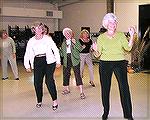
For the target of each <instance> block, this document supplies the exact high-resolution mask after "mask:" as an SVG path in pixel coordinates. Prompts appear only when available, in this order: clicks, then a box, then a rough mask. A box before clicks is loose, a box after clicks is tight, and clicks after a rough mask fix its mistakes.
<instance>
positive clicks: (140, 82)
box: [0, 62, 150, 120]
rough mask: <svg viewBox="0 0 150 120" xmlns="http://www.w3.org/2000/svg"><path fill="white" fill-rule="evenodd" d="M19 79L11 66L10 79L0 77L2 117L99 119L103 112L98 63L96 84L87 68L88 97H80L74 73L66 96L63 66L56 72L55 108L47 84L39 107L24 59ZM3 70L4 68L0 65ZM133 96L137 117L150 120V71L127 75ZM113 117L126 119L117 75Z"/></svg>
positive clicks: (22, 119)
mask: <svg viewBox="0 0 150 120" xmlns="http://www.w3.org/2000/svg"><path fill="white" fill-rule="evenodd" d="M18 69H19V78H20V80H19V81H17V80H13V74H12V72H11V69H10V68H9V80H0V81H1V82H0V85H1V86H0V89H1V96H0V99H1V102H0V106H1V107H0V110H1V112H0V114H1V115H0V116H1V118H0V119H1V120H34V119H37V120H42V119H43V120H58V119H59V120H60V119H61V120H83V119H87V120H100V119H101V115H102V111H103V109H102V103H101V96H100V94H101V91H100V81H99V74H98V64H97V63H96V64H94V76H95V84H96V87H95V88H93V87H92V86H90V85H89V73H88V68H87V66H86V69H85V71H84V77H83V82H84V92H85V94H86V99H84V100H81V99H80V96H79V89H78V88H77V87H76V86H75V80H74V75H73V72H72V75H71V81H70V88H71V93H70V94H69V95H66V96H63V95H62V94H61V92H62V68H60V69H57V70H56V72H55V79H56V85H57V91H58V102H59V108H58V110H57V111H53V110H52V108H51V106H52V101H51V97H50V95H49V93H48V91H47V88H46V86H45V84H44V97H43V106H42V108H36V107H35V104H36V97H35V92H34V87H33V75H32V73H26V71H25V69H24V67H23V65H22V63H21V62H19V63H18ZM0 70H1V68H0ZM128 78H129V85H130V91H131V98H132V103H133V116H134V118H135V120H150V74H147V73H134V74H128ZM110 100H111V101H110V102H111V110H110V114H109V119H110V120H124V118H123V114H122V108H121V104H120V98H119V91H118V85H117V82H116V79H115V77H114V76H113V78H112V87H111V99H110Z"/></svg>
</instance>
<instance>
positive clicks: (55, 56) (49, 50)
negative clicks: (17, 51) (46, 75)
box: [24, 35, 60, 69]
mask: <svg viewBox="0 0 150 120" xmlns="http://www.w3.org/2000/svg"><path fill="white" fill-rule="evenodd" d="M39 54H46V61H47V64H51V63H54V62H56V63H57V64H60V55H59V50H58V48H57V46H56V44H55V43H54V41H53V40H52V38H51V37H50V36H47V35H44V36H43V38H42V39H40V40H36V39H35V37H32V38H31V39H30V40H29V41H28V43H27V47H26V52H25V56H24V66H25V68H26V69H28V68H30V64H31V68H32V69H33V62H34V57H35V56H36V55H39Z"/></svg>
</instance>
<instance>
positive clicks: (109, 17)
mask: <svg viewBox="0 0 150 120" xmlns="http://www.w3.org/2000/svg"><path fill="white" fill-rule="evenodd" d="M110 20H112V21H115V22H118V21H117V17H116V15H115V14H114V13H107V14H106V15H105V16H104V18H103V20H102V25H103V27H104V28H106V29H107V26H108V22H109V21H110Z"/></svg>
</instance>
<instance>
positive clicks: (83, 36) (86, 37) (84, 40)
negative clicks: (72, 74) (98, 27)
mask: <svg viewBox="0 0 150 120" xmlns="http://www.w3.org/2000/svg"><path fill="white" fill-rule="evenodd" d="M79 41H80V43H81V45H85V48H84V49H83V50H82V51H81V52H80V72H81V76H82V77H83V71H84V67H85V63H86V64H87V65H88V69H89V73H90V81H89V83H90V85H91V86H93V87H95V84H94V82H93V81H94V72H93V63H92V56H91V51H92V40H91V39H90V33H89V31H88V30H86V29H83V30H82V31H81V33H80V38H79Z"/></svg>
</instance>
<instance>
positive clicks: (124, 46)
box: [94, 13, 135, 120]
mask: <svg viewBox="0 0 150 120" xmlns="http://www.w3.org/2000/svg"><path fill="white" fill-rule="evenodd" d="M102 24H103V26H104V27H105V28H106V29H107V31H106V32H105V33H103V34H101V35H100V36H99V37H98V39H97V46H94V49H95V51H96V52H97V53H99V55H100V56H99V57H100V65H99V74H100V83H101V91H102V104H103V107H104V113H103V115H102V119H103V120H107V118H108V114H109V109H110V104H109V97H110V86H111V78H112V73H113V72H114V74H115V76H116V78H117V81H118V85H119V91H120V98H121V104H122V108H123V114H124V118H126V119H128V120H133V117H132V104H131V97H130V90H129V85H128V79H127V62H126V61H125V57H124V51H130V50H131V48H132V45H133V35H134V32H135V30H134V28H133V27H130V28H129V33H130V40H129V42H128V41H127V39H126V37H125V35H124V33H123V32H117V31H116V28H117V17H116V16H115V15H114V14H113V13H107V14H106V15H105V16H104V18H103V23H102Z"/></svg>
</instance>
